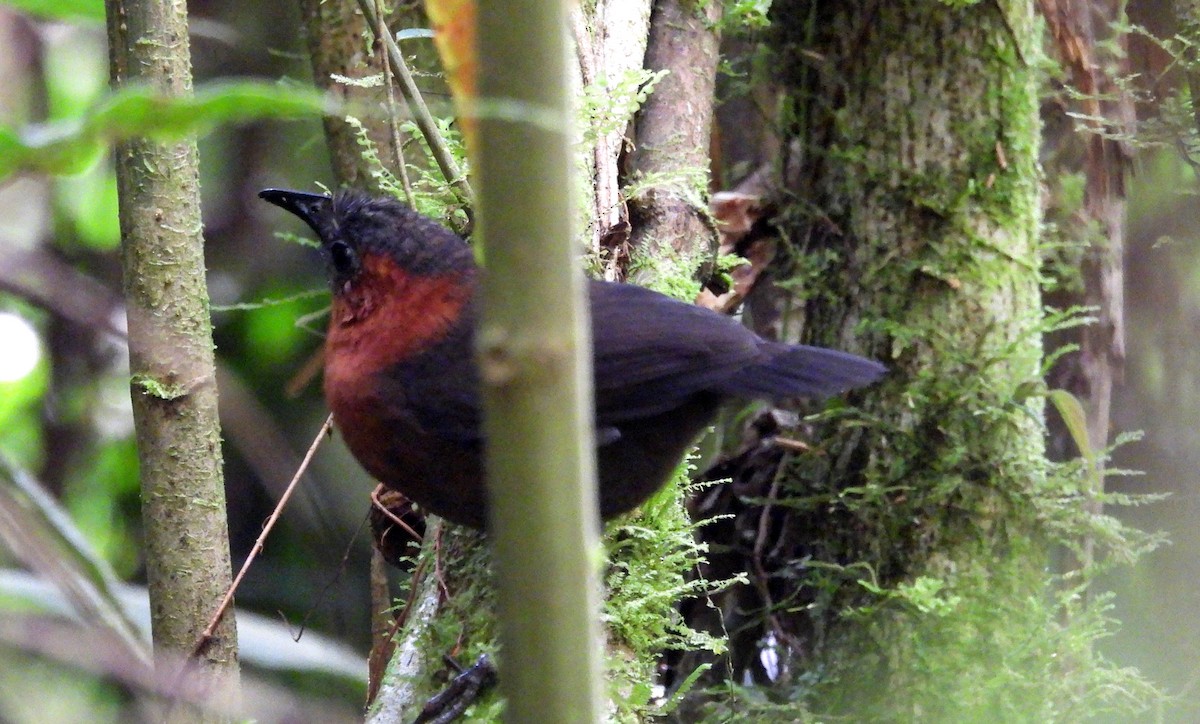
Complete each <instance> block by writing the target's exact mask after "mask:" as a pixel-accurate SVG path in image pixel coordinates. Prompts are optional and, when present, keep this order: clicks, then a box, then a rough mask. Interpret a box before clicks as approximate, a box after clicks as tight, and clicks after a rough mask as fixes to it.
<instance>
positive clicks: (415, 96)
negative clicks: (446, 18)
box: [358, 0, 475, 219]
mask: <svg viewBox="0 0 1200 724" xmlns="http://www.w3.org/2000/svg"><path fill="white" fill-rule="evenodd" d="M358 6H359V8H361V9H362V12H363V16H364V17H366V19H367V24H368V26H370V27H371V28H372V32H373V33H378V32H379V31H378V28H379V20H380V19H379V17H378V16H377V15H376V13H375V7H374V4H373V0H358ZM378 39H379V40H380V41H382V42H383V44H384V46H385V47H386V48H387V57H388V59H389V60H390V61H391V66H392V72H393V73H395V74H396V79H397V80H398V81H400V83H399V85H400V94H401V95H402V96H404V101H405V103H407V104H408V108H409V110H410V111H411V112H412V114H413V120H414V121H416V123H417V128H419V129H421V135H423V136H424V137H425V142H426V143H428V144H429V150H430V151H431V152H432V153H433V160H434V161H435V162H437V165H438V168H439V169H441V171H442V175H443V176H445V177H446V181H448V182H449V183H450V186H451V188H453V189H454V190H455V191H457V192H458V195H459V197H460V198H461V199H462V200H463V201H464V202H466V204H467V205H468V209H467V218H468V219H469V218H471V211H470V208H469V207H470V206H472V205H473V204H474V199H475V194H474V193H473V192H472V191H471V186H470V184H469V183H468V182H467V178H466V176H464V175H463V173H462V171H461V170H460V169H459V168H458V164H457V163H456V162H455V161H454V157H453V156H451V155H450V149H449V147H447V146H446V142H445V140H443V139H442V134H441V133H439V132H438V129H437V123H436V122H435V121H434V119H433V115H432V114H431V113H430V112H429V106H427V105H425V99H424V97H422V95H421V91H420V90H418V89H417V83H416V81H414V80H413V77H412V73H411V72H410V71H409V69H408V64H407V63H405V62H404V54H403V53H401V52H400V46H399V45H397V44H396V40H395V38H393V37H392V34H391V33H390V32H385V33H383V34H382V36H379V37H378Z"/></svg>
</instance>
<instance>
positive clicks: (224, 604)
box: [192, 415, 333, 657]
mask: <svg viewBox="0 0 1200 724" xmlns="http://www.w3.org/2000/svg"><path fill="white" fill-rule="evenodd" d="M332 428H333V415H330V416H329V417H327V418H325V423H324V424H322V425H321V429H320V430H319V431H317V436H316V438H314V439H313V441H312V445H309V446H308V452H307V453H305V454H304V459H303V460H301V461H300V467H299V468H297V469H296V474H295V475H293V476H292V481H291V482H290V483H288V486H287V489H286V490H284V491H283V495H282V496H280V498H279V503H278V504H277V505H276V506H275V510H273V511H271V516H270V517H269V518H267V522H266V523H265V524H264V525H263V530H262V533H260V534H259V536H258V540H256V541H254V547H253V548H251V549H250V554H249V555H247V556H246V562H245V563H243V564H242V568H241V570H239V571H238V574H237V577H235V578H234V579H233V583H232V584H230V586H229V590H228V591H226V592H225V597H224V598H222V599H221V605H219V606H217V611H216V613H214V614H213V617H212V620H211V621H209V623H208V626H207V627H205V629H204V631H203V632H202V633H201V634H200V639H199V640H198V641H196V645H195V646H194V647H193V648H192V656H193V657H197V656H199V655H200V652H202V651H203V650H204V647H205V646H207V645H208V642H209V641H210V640H211V639H212V635H213V632H214V631H215V630H216V628H217V626H218V625H219V624H220V623H221V619H222V618H223V617H224V616H225V611H226V610H228V608H229V605H230V604H231V603H232V602H233V594H234V593H235V592H236V591H237V588H238V586H239V585H241V583H242V579H243V578H245V576H246V572H247V571H248V570H250V564H251V563H253V562H254V559H255V558H257V557H258V554H259V552H261V551H262V549H263V546H264V545H265V544H266V541H267V536H268V535H270V533H271V529H272V528H274V527H275V523H276V522H278V520H279V516H280V515H281V514H282V513H283V508H284V506H286V505H287V502H288V500H289V499H290V498H291V497H292V493H293V492H295V490H296V484H297V483H299V482H300V478H301V477H302V476H303V475H304V471H306V470H308V464H309V463H310V462H312V459H313V455H315V454H316V452H317V448H318V447H320V446H321V441H322V440H324V439H325V436H326V435H327V434H328V433H329V431H330V430H331V429H332Z"/></svg>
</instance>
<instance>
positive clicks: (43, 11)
mask: <svg viewBox="0 0 1200 724" xmlns="http://www.w3.org/2000/svg"><path fill="white" fill-rule="evenodd" d="M0 5H7V6H9V7H11V8H16V9H17V10H21V11H24V12H26V13H29V14H30V15H36V16H38V17H39V18H51V19H54V20H90V21H94V22H97V23H102V22H104V3H103V2H101V0H0Z"/></svg>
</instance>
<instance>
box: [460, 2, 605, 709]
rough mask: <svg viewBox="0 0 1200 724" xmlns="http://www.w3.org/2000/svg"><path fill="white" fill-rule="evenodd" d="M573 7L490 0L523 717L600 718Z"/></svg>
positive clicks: (496, 305) (506, 513)
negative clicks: (575, 168)
mask: <svg viewBox="0 0 1200 724" xmlns="http://www.w3.org/2000/svg"><path fill="white" fill-rule="evenodd" d="M566 22H567V18H566V3H565V2H563V1H562V0H556V1H554V2H544V1H540V2H539V1H538V0H488V1H485V2H481V3H480V6H479V29H478V31H479V36H478V37H479V53H480V58H481V59H482V60H483V62H481V63H480V77H479V89H480V90H479V94H480V99H479V103H478V112H479V117H480V125H479V131H480V159H479V167H478V174H479V176H478V178H479V187H480V189H479V196H478V199H479V207H478V208H479V217H478V218H479V221H480V231H481V232H483V238H484V240H485V248H486V258H487V274H486V279H485V283H484V297H483V298H484V314H483V320H482V322H481V328H480V332H479V346H480V350H479V354H480V362H481V369H482V377H483V386H484V412H485V419H484V422H485V432H486V434H487V440H488V450H487V470H488V476H489V483H490V485H491V496H492V503H491V515H492V518H491V534H492V538H493V544H494V550H495V557H496V575H497V587H498V591H497V598H498V603H499V611H500V635H501V643H502V646H503V648H502V650H501V656H500V686H501V689H502V691H503V693H504V694H505V697H506V698H507V705H506V709H505V717H506V719H507V720H508V721H513V722H529V721H553V722H589V721H599V720H600V711H601V702H602V692H601V686H600V671H601V656H600V629H599V617H598V613H599V584H598V575H597V574H598V571H597V564H598V562H599V560H600V555H599V550H600V548H599V539H598V516H597V510H596V494H595V459H594V458H595V455H594V449H595V448H594V445H593V439H592V438H593V435H592V430H591V416H592V412H591V410H592V403H591V359H590V356H591V355H590V346H591V340H590V334H589V329H590V327H589V325H588V323H587V319H588V316H587V306H586V302H585V297H584V287H583V277H582V274H581V272H580V270H579V268H578V260H577V254H578V251H579V250H578V249H577V248H576V247H575V244H574V242H575V238H576V234H575V229H574V228H573V220H574V218H575V210H574V207H573V203H574V196H573V195H572V192H571V173H572V156H571V149H570V120H569V119H570V118H571V113H570V108H569V95H568V94H569V84H568V80H567V60H568V50H567V48H566V45H565V43H566V28H567V24H566Z"/></svg>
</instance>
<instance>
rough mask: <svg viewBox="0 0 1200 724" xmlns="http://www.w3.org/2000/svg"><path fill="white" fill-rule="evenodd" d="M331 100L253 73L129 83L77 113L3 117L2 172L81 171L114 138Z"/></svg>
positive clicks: (321, 108)
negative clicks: (180, 83) (50, 118)
mask: <svg viewBox="0 0 1200 724" xmlns="http://www.w3.org/2000/svg"><path fill="white" fill-rule="evenodd" d="M328 106H329V104H328V103H327V102H326V100H325V98H324V96H322V95H321V94H320V93H319V92H317V91H316V90H315V89H311V88H295V87H284V86H280V85H275V84H267V83H258V82H251V81H242V82H234V83H230V82H224V83H213V84H211V85H207V86H204V87H201V88H200V89H198V90H197V91H196V93H195V94H194V95H193V96H192V97H190V98H167V97H164V96H163V95H161V94H159V93H157V92H156V91H154V90H152V89H150V88H147V87H144V86H131V87H127V88H123V89H121V90H120V91H117V92H115V93H110V94H108V95H107V96H106V97H105V98H104V99H102V100H101V101H100V102H99V103H97V104H96V105H94V106H92V108H91V109H90V110H89V111H88V112H87V113H86V114H85V115H84V116H83V117H81V118H73V119H70V120H64V121H57V122H53V123H44V124H35V125H30V126H26V127H25V128H23V129H20V130H17V129H14V128H12V127H8V126H3V125H0V179H3V178H5V177H7V176H10V175H11V174H13V173H16V172H18V171H32V172H40V173H50V174H62V175H70V174H76V173H81V172H83V171H85V170H86V169H88V168H89V167H90V166H91V165H92V164H93V163H94V162H95V160H96V158H97V157H98V156H99V155H100V154H102V153H103V152H104V151H105V149H106V148H107V146H108V144H110V143H112V142H114V141H120V140H125V139H129V138H135V137H143V136H145V137H150V138H154V139H157V140H164V141H166V140H174V139H178V138H182V137H184V136H186V135H188V134H193V133H195V134H201V133H204V132H206V131H209V130H211V129H212V128H213V127H214V126H217V125H219V124H222V123H237V122H243V121H249V120H254V119H258V118H297V117H302V116H308V115H318V114H321V113H323V112H326V111H327V110H332V109H330V108H329V107H328Z"/></svg>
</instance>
